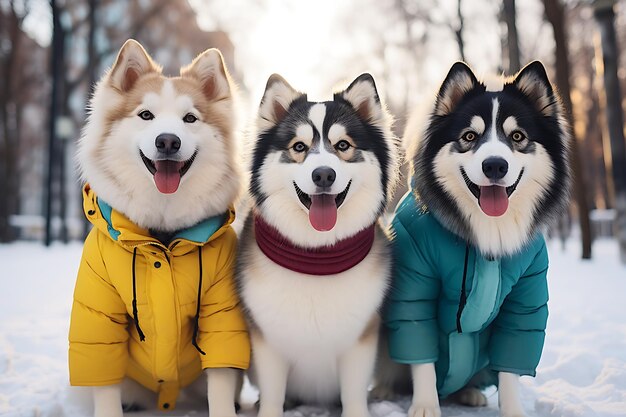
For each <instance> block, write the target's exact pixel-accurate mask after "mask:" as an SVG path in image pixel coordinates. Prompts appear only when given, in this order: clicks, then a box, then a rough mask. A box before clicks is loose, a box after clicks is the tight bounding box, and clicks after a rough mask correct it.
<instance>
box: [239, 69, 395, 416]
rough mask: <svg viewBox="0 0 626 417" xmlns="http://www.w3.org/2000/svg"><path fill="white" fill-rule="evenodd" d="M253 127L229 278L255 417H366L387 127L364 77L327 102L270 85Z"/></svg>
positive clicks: (391, 147)
mask: <svg viewBox="0 0 626 417" xmlns="http://www.w3.org/2000/svg"><path fill="white" fill-rule="evenodd" d="M257 124H258V126H257V128H258V134H257V137H256V143H255V145H254V150H253V157H252V167H251V183H250V192H251V195H252V199H253V209H252V214H251V216H250V217H249V219H248V221H247V222H246V226H245V227H244V230H243V232H242V236H241V239H240V242H241V243H240V253H239V256H238V259H239V260H238V273H237V279H238V284H239V291H240V296H241V299H242V301H243V304H244V306H245V309H246V311H247V315H248V319H249V327H250V331H251V336H252V343H253V364H254V365H253V368H254V369H253V370H252V371H251V380H252V381H253V382H254V383H255V384H256V385H257V386H258V387H259V390H260V410H259V416H260V417H277V416H282V415H283V405H284V402H285V399H286V398H288V399H289V400H293V401H296V402H297V401H303V402H315V403H333V402H335V401H337V400H339V399H341V403H342V405H343V415H344V416H345V417H363V416H366V415H369V413H368V409H367V388H368V384H369V383H370V379H371V376H372V372H373V368H374V363H375V357H376V350H377V341H378V330H379V322H380V319H379V307H380V306H381V303H382V301H383V298H384V295H385V291H386V288H387V286H388V282H389V279H390V267H391V259H390V249H389V245H388V239H387V237H386V236H385V234H384V233H383V231H382V229H381V228H380V227H379V226H378V219H379V216H380V215H381V214H382V212H383V210H384V209H385V207H386V205H387V201H388V199H389V198H390V194H391V192H392V189H393V186H394V182H395V178H396V173H397V164H398V162H397V160H398V158H397V144H396V140H395V138H394V136H393V135H392V133H391V128H390V126H391V120H390V117H389V115H388V114H387V112H386V111H385V109H384V107H383V105H382V104H381V101H380V99H379V96H378V93H377V90H376V86H375V84H374V80H373V79H372V77H371V76H370V75H369V74H363V75H361V76H359V77H358V78H357V79H356V80H354V81H353V82H352V83H351V84H350V86H349V87H348V88H347V89H346V90H344V91H342V92H339V93H336V94H335V95H334V97H333V100H332V101H326V102H311V101H308V100H307V96H306V95H305V94H303V93H300V92H298V91H296V90H295V89H293V88H292V87H291V86H290V85H289V84H288V83H287V82H286V81H285V80H284V79H283V78H282V77H280V76H278V75H272V76H271V77H270V78H269V80H268V82H267V86H266V90H265V93H264V96H263V99H262V102H261V106H260V110H259V116H258V122H257Z"/></svg>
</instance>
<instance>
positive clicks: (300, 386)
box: [239, 231, 390, 400]
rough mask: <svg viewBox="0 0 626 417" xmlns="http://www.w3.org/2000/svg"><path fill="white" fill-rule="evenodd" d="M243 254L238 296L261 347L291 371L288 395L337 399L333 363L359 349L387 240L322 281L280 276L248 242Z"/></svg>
mask: <svg viewBox="0 0 626 417" xmlns="http://www.w3.org/2000/svg"><path fill="white" fill-rule="evenodd" d="M244 241H245V240H244ZM246 246H247V247H246V248H244V250H243V251H242V254H241V258H240V262H241V265H242V267H241V268H240V276H239V279H240V280H241V282H240V284H241V285H240V288H241V296H242V299H243V302H244V304H245V306H246V308H247V309H248V314H249V315H250V318H251V320H252V321H253V323H254V324H253V325H255V326H257V327H258V329H259V331H260V333H261V335H262V337H263V339H264V340H265V342H266V343H267V344H269V345H270V346H271V347H272V348H273V349H274V350H275V351H276V352H278V353H279V354H280V355H281V356H282V357H283V358H285V359H286V361H287V362H288V363H289V367H290V372H289V381H288V384H287V387H288V389H287V392H288V394H289V393H291V394H294V395H296V396H298V397H300V398H305V399H306V398H312V399H315V400H330V399H332V398H336V396H337V395H338V393H339V388H338V376H337V360H338V357H339V356H340V355H341V354H342V353H343V352H345V351H346V350H348V349H349V348H350V347H352V346H353V345H355V344H356V343H357V342H358V340H359V338H360V337H361V335H362V334H363V332H364V330H365V329H366V327H367V325H368V324H369V323H370V322H371V320H372V318H373V317H374V316H375V314H376V313H377V310H378V309H379V307H380V305H381V303H382V301H383V297H384V294H385V290H386V288H387V286H388V279H389V275H390V271H389V270H390V256H389V251H388V248H387V245H386V239H385V238H384V236H383V235H382V233H381V232H380V231H378V232H377V236H376V238H375V241H374V245H373V247H372V249H371V251H370V252H369V254H368V256H367V257H366V258H365V259H364V260H363V261H361V262H360V263H359V264H358V265H356V266H354V267H352V268H351V269H349V270H348V271H345V272H342V273H339V274H336V275H326V276H312V275H306V274H301V273H297V272H293V271H291V270H288V269H285V268H283V267H281V266H279V265H277V264H275V263H274V262H273V261H271V260H270V259H268V258H267V257H266V256H265V255H264V254H263V253H262V252H261V250H260V249H259V248H258V246H257V245H256V243H255V242H254V241H253V240H251V242H250V243H249V244H248V245H246Z"/></svg>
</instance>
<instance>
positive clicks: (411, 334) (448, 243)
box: [384, 192, 548, 397]
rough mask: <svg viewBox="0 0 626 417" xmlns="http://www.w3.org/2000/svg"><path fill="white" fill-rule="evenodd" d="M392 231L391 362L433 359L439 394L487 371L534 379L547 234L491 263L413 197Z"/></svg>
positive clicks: (542, 321)
mask: <svg viewBox="0 0 626 417" xmlns="http://www.w3.org/2000/svg"><path fill="white" fill-rule="evenodd" d="M392 230H393V233H394V241H393V242H394V244H393V246H394V255H395V271H394V275H393V284H392V288H391V290H390V294H389V297H388V300H387V304H386V307H385V312H384V321H385V325H386V327H387V329H388V334H389V340H388V342H389V351H390V355H391V358H392V359H393V360H395V361H396V362H400V363H406V364H419V363H430V362H435V368H436V371H437V388H438V392H439V395H440V396H441V397H445V396H447V395H449V394H451V393H453V392H455V391H457V390H459V389H461V388H463V386H465V384H467V382H468V381H469V380H470V379H471V378H472V377H473V376H474V375H475V374H476V373H477V372H478V371H480V370H482V369H489V370H493V371H503V372H511V373H515V374H519V375H531V376H534V375H535V368H536V367H537V364H538V363H539V359H540V357H541V351H542V349H543V342H544V337H545V328H546V321H547V318H548V307H547V302H548V287H547V281H546V272H547V269H548V254H547V251H546V245H545V241H544V239H543V237H542V236H540V235H539V236H536V237H535V238H534V239H533V240H532V241H531V242H530V243H529V244H527V245H526V246H525V247H524V248H523V249H522V250H521V251H520V252H519V253H517V254H515V255H512V256H507V257H503V258H500V259H495V260H489V259H486V258H485V257H484V256H482V255H481V254H480V252H479V251H478V250H477V249H476V248H474V247H472V246H470V245H468V244H467V243H466V242H465V241H464V240H463V239H461V238H460V237H458V236H457V235H455V234H453V233H452V232H450V231H448V230H447V229H445V228H444V227H443V226H442V225H441V224H440V223H439V222H438V221H437V220H436V219H435V217H434V216H433V215H432V214H431V213H430V212H428V209H427V208H426V207H425V206H423V205H422V204H421V203H419V202H417V201H416V200H415V197H414V195H413V193H410V192H409V193H408V194H407V195H406V196H405V197H404V198H403V200H402V202H401V203H400V204H399V205H398V208H397V210H396V214H395V217H394V220H393V224H392ZM464 271H465V274H464ZM464 275H465V292H464V294H463V293H462V291H461V287H462V283H463V281H464ZM463 300H465V302H464V301H463Z"/></svg>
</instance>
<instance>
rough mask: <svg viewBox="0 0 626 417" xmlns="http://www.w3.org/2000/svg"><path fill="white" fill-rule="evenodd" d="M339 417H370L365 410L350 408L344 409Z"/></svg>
mask: <svg viewBox="0 0 626 417" xmlns="http://www.w3.org/2000/svg"><path fill="white" fill-rule="evenodd" d="M341 417H370V412H369V410H368V409H367V407H365V408H350V409H345V408H344V410H343V412H342V413H341Z"/></svg>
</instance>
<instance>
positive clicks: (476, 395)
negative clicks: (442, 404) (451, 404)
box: [452, 387, 487, 407]
mask: <svg viewBox="0 0 626 417" xmlns="http://www.w3.org/2000/svg"><path fill="white" fill-rule="evenodd" d="M452 399H453V400H454V401H455V402H457V403H459V404H462V405H467V406H470V407H484V406H486V405H487V397H485V394H483V393H482V392H481V391H480V390H479V389H478V388H474V387H468V388H463V389H462V390H460V391H458V392H457V393H456V394H454V396H453V398H452Z"/></svg>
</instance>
